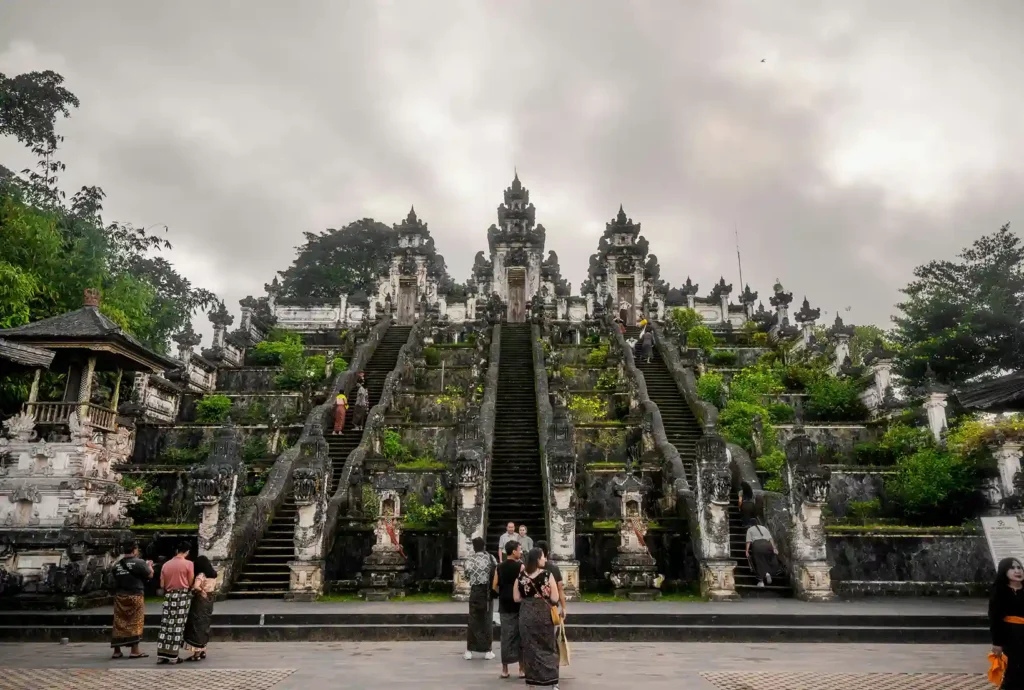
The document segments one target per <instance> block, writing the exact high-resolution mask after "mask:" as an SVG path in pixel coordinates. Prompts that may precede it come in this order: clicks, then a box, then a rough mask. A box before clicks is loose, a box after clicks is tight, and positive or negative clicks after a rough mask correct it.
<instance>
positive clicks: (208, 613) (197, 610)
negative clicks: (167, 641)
mask: <svg viewBox="0 0 1024 690" xmlns="http://www.w3.org/2000/svg"><path fill="white" fill-rule="evenodd" d="M195 571H196V579H195V582H194V583H193V584H192V604H191V606H190V607H189V610H188V621H187V622H186V623H185V635H184V642H185V644H184V645H183V646H184V647H185V649H186V650H187V651H190V652H192V656H190V657H188V658H187V659H185V661H199V660H200V659H205V658H206V645H207V644H208V643H209V642H210V623H212V622H213V592H214V590H215V589H216V588H217V571H216V570H214V569H213V563H211V562H210V559H209V558H207V557H206V556H199V557H198V558H196V562H195Z"/></svg>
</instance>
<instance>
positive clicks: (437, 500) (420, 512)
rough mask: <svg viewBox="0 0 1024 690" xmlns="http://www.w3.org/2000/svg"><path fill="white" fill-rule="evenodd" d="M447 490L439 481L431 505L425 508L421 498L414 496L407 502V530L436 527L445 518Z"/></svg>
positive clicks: (435, 486)
mask: <svg viewBox="0 0 1024 690" xmlns="http://www.w3.org/2000/svg"><path fill="white" fill-rule="evenodd" d="M445 498H446V494H445V490H444V487H443V486H441V480H440V479H438V480H437V483H436V484H435V485H434V499H433V500H432V501H431V502H430V505H428V506H425V505H423V504H422V503H421V502H420V499H419V496H417V495H415V494H413V495H411V496H409V497H408V498H407V499H406V500H405V526H406V527H407V528H410V527H411V528H416V527H434V526H436V525H437V523H438V521H439V520H440V519H441V518H443V517H444V514H445V511H446V509H447V506H445Z"/></svg>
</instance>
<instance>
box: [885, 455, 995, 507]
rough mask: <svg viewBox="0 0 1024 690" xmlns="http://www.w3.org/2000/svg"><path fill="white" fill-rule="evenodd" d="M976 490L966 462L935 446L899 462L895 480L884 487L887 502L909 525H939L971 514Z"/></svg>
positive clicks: (975, 480) (974, 472)
mask: <svg viewBox="0 0 1024 690" xmlns="http://www.w3.org/2000/svg"><path fill="white" fill-rule="evenodd" d="M977 486H978V473H977V470H976V468H975V467H974V466H973V465H972V464H971V463H970V462H968V461H966V460H965V459H963V458H961V457H958V456H957V455H955V454H954V453H951V452H949V451H947V450H945V449H942V448H939V447H936V446H932V447H928V448H922V449H920V450H918V451H917V452H915V453H914V454H912V455H910V456H906V457H901V458H899V460H897V462H896V474H895V476H894V477H892V478H890V479H888V480H887V481H886V483H885V489H886V497H887V499H888V500H889V501H890V502H891V503H893V504H894V505H895V506H896V507H897V509H898V510H899V512H900V513H901V514H902V515H903V516H905V517H906V518H907V519H908V520H909V521H911V522H916V523H919V524H940V525H942V524H950V523H951V522H954V523H955V522H960V521H962V520H963V519H965V518H966V517H968V516H969V515H970V514H971V511H972V508H973V501H972V498H973V495H974V493H975V491H976V489H977Z"/></svg>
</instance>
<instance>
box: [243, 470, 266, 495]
mask: <svg viewBox="0 0 1024 690" xmlns="http://www.w3.org/2000/svg"><path fill="white" fill-rule="evenodd" d="M266 485H267V472H252V473H251V474H250V475H249V476H248V481H246V483H245V487H244V488H243V489H242V494H243V495H245V496H259V494H260V492H261V491H263V487H264V486H266Z"/></svg>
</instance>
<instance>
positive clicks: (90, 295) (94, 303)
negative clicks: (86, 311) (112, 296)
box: [82, 288, 101, 307]
mask: <svg viewBox="0 0 1024 690" xmlns="http://www.w3.org/2000/svg"><path fill="white" fill-rule="evenodd" d="M100 301H101V297H100V291H99V290H97V289H96V288H85V293H84V295H83V299H82V306H84V307H98V306H100Z"/></svg>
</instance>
